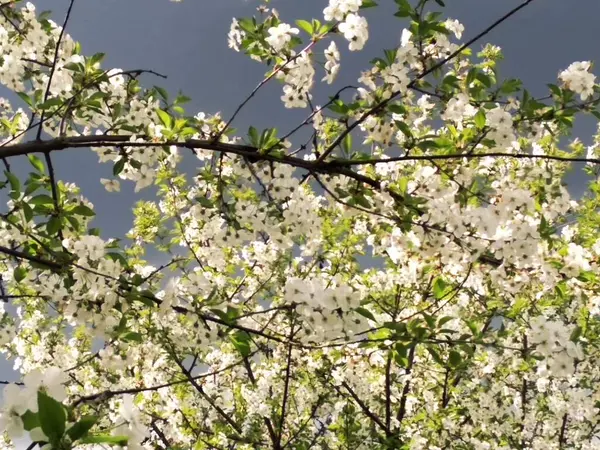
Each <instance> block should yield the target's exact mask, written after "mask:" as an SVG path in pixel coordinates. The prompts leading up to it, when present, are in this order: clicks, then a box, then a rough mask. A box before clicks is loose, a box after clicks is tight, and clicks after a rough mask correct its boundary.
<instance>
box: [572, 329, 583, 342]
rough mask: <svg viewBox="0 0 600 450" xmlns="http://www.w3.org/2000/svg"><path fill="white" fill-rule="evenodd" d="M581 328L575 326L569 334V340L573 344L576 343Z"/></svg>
mask: <svg viewBox="0 0 600 450" xmlns="http://www.w3.org/2000/svg"><path fill="white" fill-rule="evenodd" d="M582 331H583V330H582V328H581V327H580V326H576V327H575V328H574V329H573V332H572V333H571V337H570V340H571V341H573V342H577V341H578V340H579V337H580V336H581V332H582Z"/></svg>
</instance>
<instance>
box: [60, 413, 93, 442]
mask: <svg viewBox="0 0 600 450" xmlns="http://www.w3.org/2000/svg"><path fill="white" fill-rule="evenodd" d="M98 419H99V417H97V416H83V417H82V418H81V419H79V421H78V422H77V423H76V424H75V425H73V426H72V427H71V428H69V429H68V430H67V434H68V435H69V437H70V438H71V440H73V441H76V440H77V439H80V438H82V437H84V436H85V435H86V434H87V432H88V431H90V429H91V428H92V427H93V426H94V425H95V424H96V422H97V421H98Z"/></svg>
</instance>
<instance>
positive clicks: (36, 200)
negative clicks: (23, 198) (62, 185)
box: [29, 194, 54, 205]
mask: <svg viewBox="0 0 600 450" xmlns="http://www.w3.org/2000/svg"><path fill="white" fill-rule="evenodd" d="M29 203H30V204H31V205H52V204H53V203H54V200H53V199H52V197H50V196H49V195H46V194H40V195H36V196H35V197H32V198H31V200H29Z"/></svg>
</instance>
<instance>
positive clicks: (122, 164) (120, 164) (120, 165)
mask: <svg viewBox="0 0 600 450" xmlns="http://www.w3.org/2000/svg"><path fill="white" fill-rule="evenodd" d="M123 167H125V158H121V159H119V160H118V161H117V162H116V163H115V165H114V166H113V175H114V176H117V175H119V174H120V173H121V172H122V171H123Z"/></svg>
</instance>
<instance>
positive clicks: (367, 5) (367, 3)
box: [360, 0, 377, 9]
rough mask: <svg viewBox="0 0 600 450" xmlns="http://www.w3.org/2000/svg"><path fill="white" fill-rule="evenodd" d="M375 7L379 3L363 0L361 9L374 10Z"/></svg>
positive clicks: (372, 0)
mask: <svg viewBox="0 0 600 450" xmlns="http://www.w3.org/2000/svg"><path fill="white" fill-rule="evenodd" d="M375 6H377V2H375V0H363V2H362V5H360V9H365V8H373V7H375Z"/></svg>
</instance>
